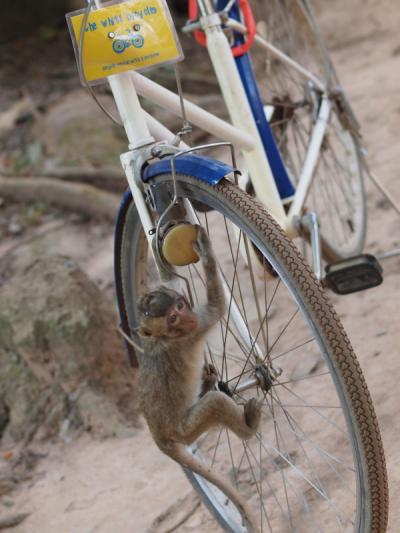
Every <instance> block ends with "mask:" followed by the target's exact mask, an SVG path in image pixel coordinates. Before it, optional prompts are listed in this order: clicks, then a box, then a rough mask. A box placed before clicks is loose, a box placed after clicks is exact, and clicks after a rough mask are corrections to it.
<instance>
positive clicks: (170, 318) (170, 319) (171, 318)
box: [169, 315, 177, 324]
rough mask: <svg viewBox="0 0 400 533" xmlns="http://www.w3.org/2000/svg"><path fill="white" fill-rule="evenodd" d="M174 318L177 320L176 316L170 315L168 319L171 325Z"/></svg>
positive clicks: (174, 320)
mask: <svg viewBox="0 0 400 533" xmlns="http://www.w3.org/2000/svg"><path fill="white" fill-rule="evenodd" d="M176 318H177V317H176V315H171V316H170V317H169V321H170V322H171V324H173V323H174V322H176Z"/></svg>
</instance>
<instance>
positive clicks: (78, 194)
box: [0, 176, 120, 221]
mask: <svg viewBox="0 0 400 533" xmlns="http://www.w3.org/2000/svg"><path fill="white" fill-rule="evenodd" d="M0 196H4V197H6V198H10V199H12V200H14V201H25V202H44V203H48V204H51V205H55V206H57V207H61V208H63V209H67V210H71V211H75V212H79V213H82V214H85V215H88V216H92V217H99V218H106V219H107V220H111V221H114V219H115V215H116V212H117V210H118V207H119V203H120V199H119V197H118V196H117V195H116V194H113V193H109V192H105V191H101V190H99V189H97V188H96V187H93V186H91V185H86V184H82V183H68V182H65V181H59V180H56V179H52V178H17V177H7V178H5V177H2V176H0Z"/></svg>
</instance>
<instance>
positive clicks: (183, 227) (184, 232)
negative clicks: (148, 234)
mask: <svg viewBox="0 0 400 533" xmlns="http://www.w3.org/2000/svg"><path fill="white" fill-rule="evenodd" d="M196 239H197V228H196V226H192V224H189V223H182V224H177V225H176V226H173V227H172V228H171V229H170V230H168V231H167V234H166V235H165V237H164V239H163V243H162V252H163V255H164V257H165V259H166V260H167V261H168V263H170V264H171V265H175V266H184V265H190V264H191V263H197V261H199V259H200V258H199V256H198V255H197V254H196V252H195V251H194V250H193V242H194V241H195V240H196Z"/></svg>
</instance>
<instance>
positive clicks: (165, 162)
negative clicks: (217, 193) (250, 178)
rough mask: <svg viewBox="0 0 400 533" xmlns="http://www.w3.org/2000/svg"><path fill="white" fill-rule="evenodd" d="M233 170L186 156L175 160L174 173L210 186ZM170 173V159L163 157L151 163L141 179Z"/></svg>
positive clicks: (195, 157) (193, 156) (206, 159)
mask: <svg viewBox="0 0 400 533" xmlns="http://www.w3.org/2000/svg"><path fill="white" fill-rule="evenodd" d="M233 170H235V169H234V168H233V167H231V166H230V165H227V164H226V163H222V162H221V161H216V160H215V159H212V158H211V157H205V156H203V155H196V154H187V155H182V156H180V157H177V158H176V159H175V172H176V173H179V174H186V175H187V176H192V177H193V178H197V179H199V180H202V181H205V182H206V183H209V184H210V185H216V184H217V183H219V182H220V181H221V179H222V178H223V177H224V176H226V175H227V174H229V173H230V172H233ZM170 173H171V157H165V158H164V159H161V160H160V161H157V162H156V163H152V164H151V165H149V166H147V167H146V168H145V169H144V172H143V175H142V179H143V181H144V182H146V181H148V180H150V179H151V178H154V177H155V176H159V175H160V174H170Z"/></svg>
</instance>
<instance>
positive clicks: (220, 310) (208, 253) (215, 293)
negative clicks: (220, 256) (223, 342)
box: [193, 226, 225, 333]
mask: <svg viewBox="0 0 400 533" xmlns="http://www.w3.org/2000/svg"><path fill="white" fill-rule="evenodd" d="M193 249H194V250H195V252H196V253H197V254H198V255H199V256H200V257H201V259H202V262H203V268H204V273H205V277H206V289H207V305H205V306H203V307H202V309H201V310H200V314H199V316H201V317H202V318H201V324H202V326H201V327H200V329H199V331H200V332H203V333H204V331H206V330H207V329H208V328H210V327H212V326H213V325H214V324H216V323H217V322H218V320H220V319H221V318H222V317H223V315H224V312H225V296H224V290H223V287H222V284H221V280H220V277H219V274H218V268H217V260H216V258H215V255H214V252H213V249H212V246H211V242H210V239H209V238H208V235H207V232H206V231H205V229H204V228H202V227H201V226H198V228H197V239H196V241H195V242H194V243H193Z"/></svg>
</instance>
